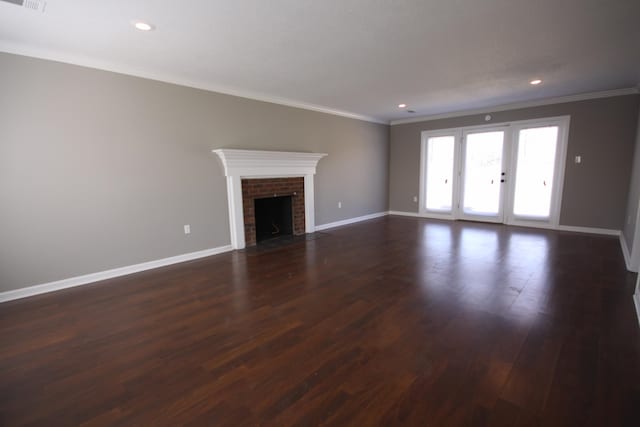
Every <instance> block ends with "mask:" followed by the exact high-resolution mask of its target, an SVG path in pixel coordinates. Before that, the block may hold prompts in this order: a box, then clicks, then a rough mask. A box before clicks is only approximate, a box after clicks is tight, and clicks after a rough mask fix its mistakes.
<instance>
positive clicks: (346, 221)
mask: <svg viewBox="0 0 640 427" xmlns="http://www.w3.org/2000/svg"><path fill="white" fill-rule="evenodd" d="M386 215H388V212H377V213H373V214H369V215H363V216H358V217H355V218H349V219H343V220H342V221H336V222H330V223H328V224H322V225H316V231H322V230H327V229H329V228H335V227H341V226H343V225H348V224H353V223H356V222H360V221H366V220H368V219H374V218H380V217H382V216H386Z"/></svg>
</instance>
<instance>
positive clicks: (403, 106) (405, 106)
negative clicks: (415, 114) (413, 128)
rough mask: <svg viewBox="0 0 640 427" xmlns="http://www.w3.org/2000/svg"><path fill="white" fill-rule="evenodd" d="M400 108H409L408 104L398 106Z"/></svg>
mask: <svg viewBox="0 0 640 427" xmlns="http://www.w3.org/2000/svg"><path fill="white" fill-rule="evenodd" d="M398 108H407V104H398Z"/></svg>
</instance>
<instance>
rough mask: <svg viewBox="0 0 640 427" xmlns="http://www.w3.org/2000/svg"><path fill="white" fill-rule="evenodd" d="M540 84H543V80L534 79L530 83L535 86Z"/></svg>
mask: <svg viewBox="0 0 640 427" xmlns="http://www.w3.org/2000/svg"><path fill="white" fill-rule="evenodd" d="M540 83H542V80H540V79H534V80H531V81H530V82H529V84H530V85H533V86H538V85H539V84H540Z"/></svg>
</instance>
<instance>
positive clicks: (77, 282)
mask: <svg viewBox="0 0 640 427" xmlns="http://www.w3.org/2000/svg"><path fill="white" fill-rule="evenodd" d="M231 250H232V248H231V245H226V246H220V247H217V248H211V249H204V250H202V251H197V252H190V253H186V254H182V255H176V256H172V257H168V258H162V259H158V260H154V261H147V262H143V263H140V264H134V265H128V266H125V267H118V268H114V269H111V270H105V271H100V272H98V273H90V274H85V275H82V276H76V277H70V278H68V279H62V280H57V281H55V282H49V283H43V284H41V285H35V286H29V287H27V288H21V289H15V290H12V291H6V292H0V303H2V302H6V301H12V300H16V299H20V298H26V297H30V296H34V295H39V294H44V293H47V292H53V291H58V290H61V289H67V288H73V287H76V286H82V285H88V284H90V283H94V282H99V281H101V280H106V279H113V278H114V277H120V276H126V275H128V274H133V273H139V272H141V271H145V270H151V269H154V268H158V267H164V266H167V265H171V264H178V263H181V262H185V261H191V260H194V259H198V258H204V257H208V256H211V255H217V254H221V253H224V252H229V251H231Z"/></svg>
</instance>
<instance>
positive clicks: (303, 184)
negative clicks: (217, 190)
mask: <svg viewBox="0 0 640 427" xmlns="http://www.w3.org/2000/svg"><path fill="white" fill-rule="evenodd" d="M213 152H214V153H215V154H216V155H217V156H218V158H219V159H220V161H221V163H222V167H223V168H224V174H225V176H226V179H227V201H228V204H229V229H230V237H231V246H232V247H233V248H234V249H242V248H244V247H245V246H247V245H253V244H255V203H254V199H256V198H266V197H274V194H275V197H278V196H283V195H290V196H291V205H292V212H293V234H294V235H299V234H304V233H313V232H314V231H315V212H314V195H313V194H314V183H313V177H314V175H315V174H316V166H317V165H318V162H319V161H320V159H322V158H323V157H325V156H326V154H324V153H301V152H286V151H258V150H236V149H227V148H221V149H217V150H213ZM290 179H295V180H297V183H296V185H295V189H292V188H286V185H287V184H286V183H284V182H275V183H274V182H271V183H267V182H266V181H268V180H290ZM245 181H262V183H254V184H268V185H267V186H269V185H270V186H271V187H275V188H270V189H268V190H267V189H266V187H265V188H264V191H265V192H264V193H263V195H257V194H253V195H252V197H251V198H250V200H251V202H250V203H249V202H248V201H247V199H246V198H245V191H246V190H245V188H244V187H245V185H244V182H245ZM294 193H295V194H294ZM251 228H253V229H251ZM248 230H249V231H248ZM252 236H253V237H252Z"/></svg>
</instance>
